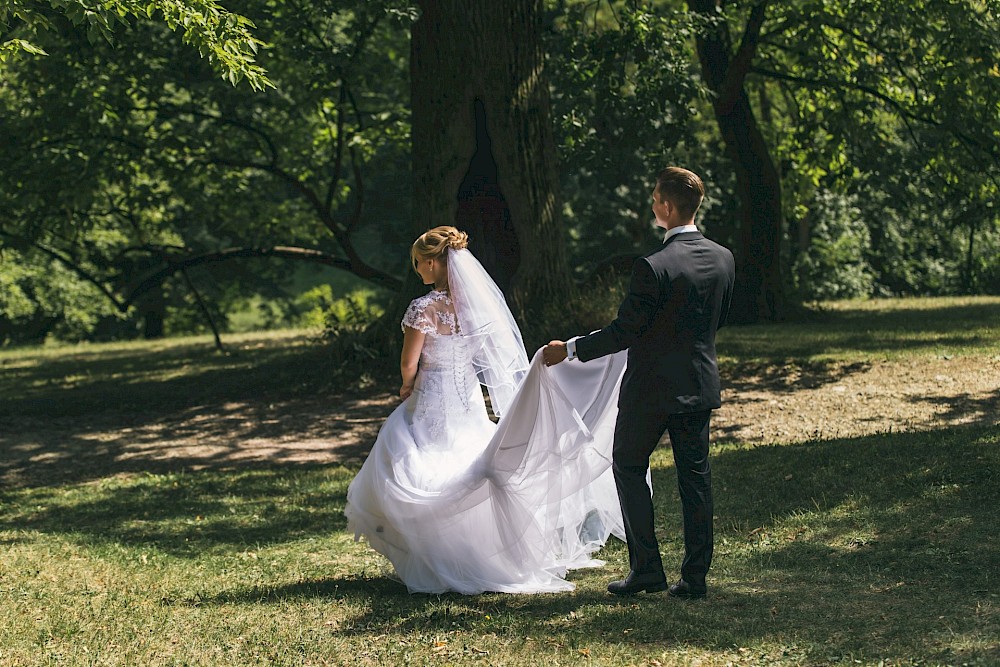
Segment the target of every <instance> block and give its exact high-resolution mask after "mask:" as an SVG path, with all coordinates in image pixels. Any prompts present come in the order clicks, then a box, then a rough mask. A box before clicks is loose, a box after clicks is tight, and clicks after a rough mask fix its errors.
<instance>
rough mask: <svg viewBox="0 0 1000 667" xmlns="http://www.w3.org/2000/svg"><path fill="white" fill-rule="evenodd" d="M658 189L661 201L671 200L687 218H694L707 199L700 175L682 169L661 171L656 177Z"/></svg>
mask: <svg viewBox="0 0 1000 667" xmlns="http://www.w3.org/2000/svg"><path fill="white" fill-rule="evenodd" d="M656 189H657V191H659V193H660V199H669V200H670V203H671V204H673V205H674V206H676V207H677V210H678V211H679V212H680V214H681V215H682V216H683V217H685V218H693V217H694V214H695V213H697V212H698V208H699V207H700V206H701V201H702V200H703V199H704V198H705V184H704V183H702V182H701V178H699V177H698V174H696V173H694V172H693V171H688V170H687V169H682V168H680V167H667V168H666V169H664V170H663V171H661V172H660V173H659V174H658V175H657V176H656Z"/></svg>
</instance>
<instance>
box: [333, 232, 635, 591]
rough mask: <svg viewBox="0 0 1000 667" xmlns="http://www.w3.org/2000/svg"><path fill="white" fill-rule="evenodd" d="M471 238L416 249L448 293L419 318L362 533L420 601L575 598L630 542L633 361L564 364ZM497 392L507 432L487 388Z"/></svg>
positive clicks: (375, 455)
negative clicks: (515, 309) (614, 461)
mask: <svg viewBox="0 0 1000 667" xmlns="http://www.w3.org/2000/svg"><path fill="white" fill-rule="evenodd" d="M466 245H467V236H466V234H465V233H464V232H460V231H459V230H457V229H455V228H454V227H437V228H435V229H432V230H430V231H428V232H426V233H424V234H423V235H421V236H420V237H419V238H418V239H417V240H416V241H415V242H414V244H413V247H412V249H411V258H412V262H413V268H414V270H415V271H416V272H417V273H418V274H419V275H420V277H421V278H422V279H423V281H424V283H425V284H433V286H434V288H433V289H432V290H431V291H430V292H428V293H427V294H426V295H424V296H422V297H419V298H417V299H414V300H413V302H412V303H411V304H410V306H409V308H407V310H406V314H405V315H404V316H403V321H402V328H403V352H402V357H401V363H400V369H401V373H402V386H401V387H400V390H399V395H400V398H402V399H404V400H403V403H402V404H401V405H399V407H397V408H396V409H395V410H394V411H393V412H392V414H390V415H389V417H388V418H387V419H386V421H385V423H384V424H383V426H382V428H381V430H380V431H379V434H378V438H377V439H376V441H375V444H374V446H373V447H372V450H371V453H370V454H369V456H368V458H367V459H366V461H365V463H364V465H363V466H362V467H361V470H360V471H359V472H358V475H357V477H355V479H354V480H353V481H352V482H351V485H350V488H349V489H348V492H347V506H346V508H345V510H344V511H345V514H346V515H347V519H348V528H349V529H350V530H352V531H353V532H354V535H355V539H356V540H357V539H360V538H361V536H364V537H365V538H366V539H367V541H368V543H369V544H370V545H371V546H372V548H374V549H375V550H376V551H378V552H379V553H381V554H383V555H384V556H385V557H386V558H388V559H389V561H390V562H391V563H392V565H393V568H394V569H395V572H396V575H397V576H398V577H399V579H400V580H402V582H403V583H404V584H406V586H407V588H408V589H409V590H410V592H424V593H443V592H446V591H454V592H458V593H465V594H477V593H482V592H484V591H499V592H508V593H537V592H549V591H565V590H571V589H572V588H573V585H572V584H571V583H569V582H568V581H566V579H565V576H566V572H567V571H568V570H570V569H575V568H581V567H594V566H598V565H602V564H603V563H602V562H601V561H597V560H594V559H593V558H592V555H593V553H594V552H595V551H597V550H598V549H599V548H600V547H601V546H602V545H603V544H604V542H605V541H606V540H607V538H608V536H609V535H610V534H614V535H616V536H618V537H619V538H622V539H624V538H623V535H624V531H623V526H622V516H621V509H620V507H619V504H618V496H617V492H616V490H615V485H614V480H613V478H612V473H611V469H610V468H611V442H612V438H613V431H614V422H615V416H616V414H617V408H616V404H617V398H618V383H619V380H620V378H621V374H622V372H623V371H624V366H625V358H624V355H623V354H618V355H611V356H609V357H605V358H603V359H602V360H595V361H594V362H590V363H588V364H586V365H584V364H560V365H558V366H553V367H551V368H548V367H546V366H545V365H544V363H543V362H542V359H541V353H540V352H539V353H537V354H536V355H535V358H534V359H533V360H532V362H531V363H530V364H529V363H528V359H527V356H526V355H525V352H524V346H523V343H522V341H521V334H520V331H519V330H518V328H517V324H516V323H515V322H514V318H513V317H512V316H511V313H510V310H509V309H508V308H507V305H506V303H505V301H504V298H503V295H502V294H501V293H500V290H499V289H498V288H497V286H496V285H495V283H494V282H493V281H492V280H491V279H490V277H489V275H488V274H487V273H486V271H485V270H484V269H483V267H482V266H481V265H480V264H479V262H478V261H477V260H476V259H475V257H474V256H473V255H472V253H471V252H469V250H467V249H466ZM481 384H482V385H485V386H486V388H487V391H488V393H489V397H490V404H491V407H492V408H493V412H494V413H495V414H496V415H497V416H498V417H500V421H499V423H498V424H494V423H493V422H492V421H491V420H490V418H489V416H488V414H487V411H486V404H485V401H484V398H483V392H482V389H481V386H480V385H481Z"/></svg>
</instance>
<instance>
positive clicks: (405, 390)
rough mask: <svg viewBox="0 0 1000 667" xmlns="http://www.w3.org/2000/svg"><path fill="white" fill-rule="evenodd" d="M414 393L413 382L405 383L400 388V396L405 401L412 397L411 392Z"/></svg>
mask: <svg viewBox="0 0 1000 667" xmlns="http://www.w3.org/2000/svg"><path fill="white" fill-rule="evenodd" d="M412 393H413V385H412V384H404V385H403V386H402V387H400V388H399V397H400V398H401V399H403V400H404V401H405V400H406V399H408V398H409V397H410V394H412Z"/></svg>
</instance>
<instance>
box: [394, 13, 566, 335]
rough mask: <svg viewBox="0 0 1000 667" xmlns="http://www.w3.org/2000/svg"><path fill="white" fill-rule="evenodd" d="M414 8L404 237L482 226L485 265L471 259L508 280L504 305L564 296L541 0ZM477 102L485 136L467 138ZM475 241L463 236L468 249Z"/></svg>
mask: <svg viewBox="0 0 1000 667" xmlns="http://www.w3.org/2000/svg"><path fill="white" fill-rule="evenodd" d="M420 9H421V16H420V18H419V20H417V21H416V22H415V23H414V24H413V28H412V39H411V65H410V67H411V105H412V110H413V120H412V128H413V129H412V132H413V174H414V179H413V181H414V193H413V203H414V207H413V209H414V231H415V235H417V234H420V233H422V232H423V231H425V230H427V229H429V228H431V227H435V226H438V225H454V224H456V223H457V222H458V223H461V224H462V225H463V226H465V227H466V228H469V229H470V230H478V231H481V233H483V234H484V235H485V236H486V237H487V238H488V240H490V241H491V242H492V243H494V247H493V248H492V251H493V255H494V258H493V259H495V260H496V261H493V260H492V259H491V258H490V257H488V256H484V257H483V258H482V259H483V260H484V263H485V264H487V265H492V266H490V267H489V268H492V269H493V271H494V274H495V277H496V278H497V279H498V283H500V284H506V285H507V286H508V288H509V289H508V292H507V297H508V300H509V301H510V302H511V304H512V305H513V306H514V310H515V312H516V313H518V314H519V315H521V316H524V315H525V313H527V312H529V311H531V312H537V311H539V310H543V309H544V308H545V306H546V305H548V304H549V303H551V302H553V301H554V300H555V299H557V298H561V297H564V296H565V292H566V289H567V288H568V287H569V285H570V279H569V269H568V265H567V259H566V245H565V238H564V232H563V229H562V226H561V224H560V222H561V221H560V207H559V194H558V174H557V170H556V155H555V140H554V137H553V130H552V126H551V118H550V103H549V92H548V85H547V81H546V77H545V54H544V51H543V50H542V45H541V38H540V28H541V19H542V1H541V0H495V1H491V2H474V1H473V0H421V2H420ZM477 104H481V105H482V106H481V115H482V118H483V120H484V121H485V127H484V129H485V134H486V135H488V141H487V142H484V141H483V140H482V137H483V134H482V132H480V133H479V141H478V142H477V127H476V107H477ZM477 143H478V151H479V152H478V154H477ZM484 143H486V144H487V145H484ZM491 161H492V163H493V164H495V169H496V175H495V181H496V182H495V183H490V182H489V174H488V172H490V170H491V167H490V166H489V165H490V162H491ZM483 165H486V166H485V167H483ZM484 175H486V179H485V180H482V183H481V185H482V186H483V187H481V188H480V190H481V192H479V193H478V194H477V193H476V192H475V191H474V190H473V191H472V192H471V194H470V187H469V186H470V183H472V182H474V181H475V180H476V177H477V176H484ZM463 182H464V183H465V185H466V187H465V188H464V190H463V188H462V185H463ZM484 193H485V194H484ZM460 195H461V198H462V200H463V201H462V202H461V207H460ZM476 197H479V200H478V203H477V202H476V201H473V203H472V204H471V205H470V204H469V200H470V199H475V198H476ZM484 197H485V199H487V200H489V201H488V202H487V201H485V200H484V199H483V198H484ZM478 242H479V241H478V240H477V239H472V243H473V245H472V248H473V250H475V249H476V245H475V244H477V243H478ZM497 246H502V247H497ZM482 252H483V251H482V249H480V253H481V254H482ZM512 269H516V270H513V271H512ZM507 273H510V274H511V275H506V274H507ZM411 284H412V283H411Z"/></svg>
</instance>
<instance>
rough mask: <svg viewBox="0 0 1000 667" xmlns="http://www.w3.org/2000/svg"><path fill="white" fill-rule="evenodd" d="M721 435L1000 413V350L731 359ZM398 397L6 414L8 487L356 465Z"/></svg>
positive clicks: (749, 437) (820, 432)
mask: <svg viewBox="0 0 1000 667" xmlns="http://www.w3.org/2000/svg"><path fill="white" fill-rule="evenodd" d="M724 376H725V382H726V385H727V388H726V390H725V394H724V398H723V400H724V406H723V408H722V409H721V410H719V411H718V412H717V413H716V416H715V419H714V422H713V428H714V432H715V438H716V439H717V440H728V441H740V442H759V443H772V442H801V441H807V440H810V439H827V438H836V437H851V436H862V435H870V434H875V433H882V432H890V431H891V432H898V431H912V430H925V429H933V428H939V427H942V426H948V425H957V424H964V423H972V422H988V423H997V422H998V421H1000V356H997V357H993V358H986V359H984V358H974V357H955V358H947V357H920V358H914V359H912V360H904V361H886V362H879V363H875V362H871V363H856V364H843V363H837V364H822V363H817V364H812V365H807V366H778V365H773V364H758V365H754V364H741V365H736V366H729V367H726V368H725V369H724ZM397 404H398V399H397V398H396V396H395V395H394V394H393V393H390V392H389V391H387V390H386V389H385V388H382V387H377V388H373V389H369V390H366V391H363V392H354V393H349V394H342V395H336V396H327V397H324V398H322V399H318V398H314V397H312V398H308V399H294V400H286V401H283V402H270V403H266V402H259V403H255V402H252V401H243V402H224V403H220V404H217V405H212V404H207V405H196V406H191V407H187V408H184V409H183V410H176V411H172V412H167V413H164V414H159V413H158V414H156V415H155V418H154V417H150V416H148V415H147V416H142V415H138V416H137V415H132V414H122V413H121V412H119V411H116V410H115V409H114V408H113V407H109V409H108V410H106V411H100V412H95V413H91V414H88V415H87V416H86V417H73V418H66V417H59V416H54V417H52V418H46V419H39V418H38V417H18V416H17V415H6V416H2V417H0V488H10V487H12V486H35V485H49V484H55V483H62V482H71V481H86V480H90V479H100V478H102V477H105V476H107V475H111V474H116V473H125V472H170V471H177V470H196V469H203V468H237V467H238V468H245V467H252V466H255V465H266V466H273V465H275V464H279V465H280V464H312V465H330V464H335V463H349V464H356V463H357V462H360V461H361V460H363V458H364V456H365V455H366V453H367V451H368V449H369V448H370V447H371V444H372V442H373V441H374V439H375V436H376V435H377V433H378V429H379V426H380V425H381V423H382V421H383V420H384V419H385V417H386V416H387V415H388V414H389V413H390V412H391V411H392V409H393V408H394V407H395V406H396V405H397Z"/></svg>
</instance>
